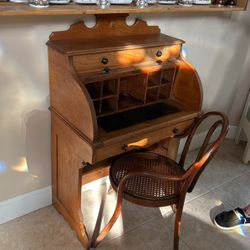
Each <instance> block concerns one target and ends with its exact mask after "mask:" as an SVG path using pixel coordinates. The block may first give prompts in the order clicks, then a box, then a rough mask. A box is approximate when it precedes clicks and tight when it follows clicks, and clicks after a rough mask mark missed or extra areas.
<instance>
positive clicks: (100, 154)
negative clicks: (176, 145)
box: [93, 120, 193, 162]
mask: <svg viewBox="0 0 250 250" xmlns="http://www.w3.org/2000/svg"><path fill="white" fill-rule="evenodd" d="M192 122H193V120H188V121H184V122H180V123H178V124H176V125H172V126H168V127H164V128H161V129H158V130H156V131H151V132H148V133H145V134H142V135H140V136H136V137H131V138H130V139H126V140H123V141H120V142H116V143H113V144H109V145H105V143H104V145H105V146H104V147H101V148H98V149H96V150H95V155H94V160H93V161H94V162H99V161H101V160H104V159H107V158H109V157H113V156H116V155H119V154H123V153H125V152H128V151H131V150H134V149H138V148H146V147H149V146H150V145H152V144H154V143H156V142H159V141H161V140H163V139H165V138H168V137H172V136H174V135H177V134H182V133H184V131H185V130H186V129H187V128H188V127H189V126H190V125H191V124H192Z"/></svg>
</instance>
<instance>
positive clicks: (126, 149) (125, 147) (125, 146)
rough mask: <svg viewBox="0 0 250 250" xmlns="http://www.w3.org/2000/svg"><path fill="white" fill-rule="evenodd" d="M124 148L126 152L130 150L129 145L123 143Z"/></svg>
mask: <svg viewBox="0 0 250 250" xmlns="http://www.w3.org/2000/svg"><path fill="white" fill-rule="evenodd" d="M122 149H123V150H124V151H125V152H127V151H128V145H126V144H125V145H123V146H122Z"/></svg>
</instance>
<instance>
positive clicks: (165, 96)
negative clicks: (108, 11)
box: [47, 15, 202, 248]
mask: <svg viewBox="0 0 250 250" xmlns="http://www.w3.org/2000/svg"><path fill="white" fill-rule="evenodd" d="M125 18H126V15H108V16H106V15H102V16H97V23H96V25H95V26H94V27H93V28H88V27H86V26H85V25H84V23H83V22H80V23H76V24H73V25H71V27H70V28H69V30H67V31H60V32H53V33H52V34H51V36H50V38H49V41H48V43H47V45H48V48H49V74H50V97H51V107H50V110H51V116H52V189H53V204H54V206H55V207H56V209H57V210H58V211H59V212H60V213H61V214H62V215H63V216H64V218H65V219H66V220H67V221H68V222H69V224H70V225H71V227H72V228H73V229H74V230H75V231H76V233H77V236H78V238H79V239H80V241H81V242H82V244H83V246H84V247H85V248H88V247H89V238H88V235H87V233H86V230H85V227H84V220H83V216H82V212H81V186H82V184H84V183H87V182H89V181H91V180H94V179H97V178H100V177H103V176H105V175H107V174H108V167H109V165H110V163H111V162H112V160H113V159H114V158H115V157H117V156H118V155H121V154H123V153H126V152H128V151H130V150H135V149H138V148H152V150H159V148H158V146H157V145H158V144H159V143H161V144H162V145H163V147H164V149H165V150H166V151H165V153H166V154H168V156H170V157H173V158H174V157H175V156H176V152H177V148H178V139H175V138H173V137H174V136H175V135H178V134H182V133H184V132H185V131H186V130H187V129H188V128H189V126H190V125H191V124H192V122H193V121H194V119H195V118H196V117H197V116H198V115H199V112H200V109H201V105H202V89H201V85H200V80H199V77H198V75H197V73H196V71H195V69H194V68H193V66H192V65H190V64H189V63H188V62H187V61H186V60H184V59H183V58H182V57H181V54H180V52H181V48H182V44H183V43H184V42H183V41H182V40H179V39H176V38H173V37H169V36H166V35H163V34H161V33H160V30H159V28H158V27H157V26H148V25H147V24H146V23H145V22H144V21H142V20H136V22H135V23H134V24H133V25H132V26H127V24H126V22H125ZM84 205H85V204H84ZM86 216H87V215H86Z"/></svg>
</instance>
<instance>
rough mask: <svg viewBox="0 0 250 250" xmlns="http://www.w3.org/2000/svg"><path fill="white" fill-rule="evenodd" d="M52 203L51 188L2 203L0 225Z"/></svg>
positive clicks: (0, 203)
mask: <svg viewBox="0 0 250 250" xmlns="http://www.w3.org/2000/svg"><path fill="white" fill-rule="evenodd" d="M51 203H52V195H51V186H48V187H45V188H42V189H38V190H35V191H33V192H30V193H26V194H23V195H19V196H17V197H14V198H12V199H9V200H6V201H2V202H0V224H3V223H5V222H8V221H10V220H13V219H15V218H18V217H20V216H22V215H25V214H28V213H31V212H33V211H35V210H38V209H40V208H43V207H46V206H49V205H50V204H51Z"/></svg>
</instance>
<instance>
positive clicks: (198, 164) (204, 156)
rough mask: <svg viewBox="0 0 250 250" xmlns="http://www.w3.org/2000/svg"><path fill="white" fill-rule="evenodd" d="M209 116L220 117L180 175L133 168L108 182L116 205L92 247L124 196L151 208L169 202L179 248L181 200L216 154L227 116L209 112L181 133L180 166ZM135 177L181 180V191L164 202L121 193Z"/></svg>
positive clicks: (104, 230)
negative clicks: (193, 160)
mask: <svg viewBox="0 0 250 250" xmlns="http://www.w3.org/2000/svg"><path fill="white" fill-rule="evenodd" d="M211 116H217V117H219V119H218V120H217V121H215V122H214V123H213V125H212V126H211V127H210V129H209V130H208V132H207V135H206V137H205V140H204V142H203V144H202V146H201V148H200V150H199V152H198V155H197V158H196V160H195V162H194V163H193V164H191V165H190V166H189V167H188V168H187V170H186V171H185V173H184V174H183V175H182V176H174V175H164V176H163V175H161V174H158V173H155V172H151V171H148V170H147V171H137V170H136V169H135V171H132V172H129V173H128V174H126V175H125V176H124V177H123V178H122V179H121V181H120V183H119V185H118V187H116V186H115V185H114V184H113V183H112V181H111V184H112V186H113V188H114V189H115V190H116V191H117V194H118V195H117V203H116V208H115V211H114V213H113V216H112V217H111V219H110V221H109V222H108V224H107V225H106V226H105V228H104V229H103V230H102V232H101V233H100V234H99V236H98V237H97V238H96V239H92V244H91V246H92V247H96V246H97V245H98V244H99V243H100V242H101V241H102V240H103V239H104V238H105V236H106V235H107V234H108V232H109V231H110V230H111V228H112V226H113V225H114V223H115V222H116V220H117V219H118V217H119V215H120V213H121V209H122V200H123V198H125V199H127V200H130V201H131V202H133V203H136V204H139V205H142V206H150V207H160V206H166V205H171V206H172V208H173V211H174V212H176V217H175V228H174V250H178V249H179V237H180V226H181V217H182V211H183V206H184V201H185V197H186V193H187V192H191V191H192V190H193V188H194V186H195V184H196V182H197V180H198V178H199V176H200V174H201V173H202V171H203V170H204V168H205V167H206V166H207V164H208V163H209V161H210V160H211V159H212V157H213V156H214V155H215V153H216V151H217V150H218V148H219V146H220V144H221V143H222V141H223V140H224V138H225V136H226V134H227V131H228V127H229V126H228V118H227V117H226V116H225V115H224V114H223V113H220V112H208V113H206V114H204V115H202V116H201V117H199V118H198V119H197V120H196V122H194V124H193V126H192V127H191V128H190V129H189V131H188V132H187V133H186V134H185V135H183V136H186V135H187V141H186V143H185V146H184V149H183V152H182V154H181V157H180V161H179V166H180V167H182V168H183V167H184V163H185V159H186V156H187V153H188V150H189V147H190V144H191V141H192V138H193V136H194V135H195V132H196V131H197V128H198V127H199V126H200V124H201V123H202V122H203V121H204V120H205V119H207V118H208V117H211ZM219 126H221V130H220V133H219V135H218V136H217V138H216V139H215V141H214V142H213V143H212V144H210V145H209V142H210V139H211V137H212V135H213V134H214V132H215V130H216V129H217V128H218V127H219ZM134 176H149V177H153V178H160V179H162V180H166V181H177V182H180V184H181V185H180V190H179V193H178V194H177V195H176V197H175V198H172V199H167V200H164V201H151V202H148V201H147V202H145V201H144V200H142V199H141V198H140V199H138V198H136V197H131V196H129V195H126V194H125V193H124V190H125V186H126V182H127V180H128V179H129V178H132V177H134Z"/></svg>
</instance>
